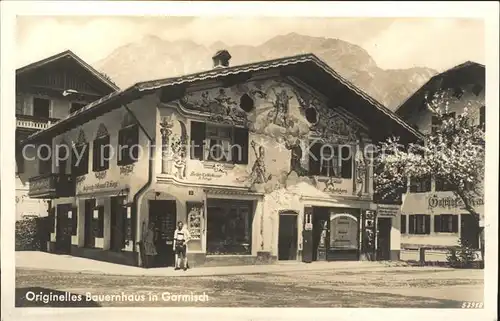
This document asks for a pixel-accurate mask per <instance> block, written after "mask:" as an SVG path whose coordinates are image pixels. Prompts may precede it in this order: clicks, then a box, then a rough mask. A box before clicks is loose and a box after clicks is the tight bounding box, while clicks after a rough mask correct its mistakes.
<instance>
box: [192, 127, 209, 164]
mask: <svg viewBox="0 0 500 321" xmlns="http://www.w3.org/2000/svg"><path fill="white" fill-rule="evenodd" d="M205 136H206V125H205V123H202V122H197V121H192V122H191V142H190V145H191V146H190V147H191V150H190V153H191V159H201V160H202V159H203V143H204V141H205Z"/></svg>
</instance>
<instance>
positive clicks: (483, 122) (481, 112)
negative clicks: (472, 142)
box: [479, 106, 486, 130]
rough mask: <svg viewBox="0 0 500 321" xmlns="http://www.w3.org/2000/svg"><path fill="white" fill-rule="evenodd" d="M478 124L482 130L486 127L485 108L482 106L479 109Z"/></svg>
mask: <svg viewBox="0 0 500 321" xmlns="http://www.w3.org/2000/svg"><path fill="white" fill-rule="evenodd" d="M479 126H481V127H482V128H483V130H484V129H485V128H486V110H485V108H484V106H482V107H481V108H480V109H479Z"/></svg>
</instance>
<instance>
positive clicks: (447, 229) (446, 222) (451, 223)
mask: <svg viewBox="0 0 500 321" xmlns="http://www.w3.org/2000/svg"><path fill="white" fill-rule="evenodd" d="M434 232H435V233H458V215H452V214H441V215H435V216H434Z"/></svg>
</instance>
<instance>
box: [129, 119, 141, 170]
mask: <svg viewBox="0 0 500 321" xmlns="http://www.w3.org/2000/svg"><path fill="white" fill-rule="evenodd" d="M130 136H131V138H132V146H130V147H129V148H132V155H133V156H132V157H134V159H132V163H133V162H135V161H137V160H138V158H139V147H138V146H137V145H139V126H138V125H134V126H132V128H131V129H130Z"/></svg>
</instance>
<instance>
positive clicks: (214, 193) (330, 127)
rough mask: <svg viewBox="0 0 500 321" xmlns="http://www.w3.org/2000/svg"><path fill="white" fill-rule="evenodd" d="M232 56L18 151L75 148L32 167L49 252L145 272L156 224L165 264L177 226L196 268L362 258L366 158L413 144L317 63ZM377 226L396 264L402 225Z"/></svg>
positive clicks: (88, 111)
mask: <svg viewBox="0 0 500 321" xmlns="http://www.w3.org/2000/svg"><path fill="white" fill-rule="evenodd" d="M230 58H231V56H230V54H229V53H228V52H227V51H225V50H222V51H219V52H217V53H216V55H215V56H214V57H213V58H212V59H213V64H214V65H213V69H212V70H208V71H205V72H201V73H196V74H190V75H185V76H181V77H175V78H165V79H161V80H155V81H147V82H141V83H137V84H135V85H134V86H131V87H130V88H128V89H126V90H122V91H118V92H113V93H111V94H109V95H107V96H105V97H102V98H100V99H98V100H96V101H93V102H91V103H90V104H88V105H86V106H85V107H83V108H81V109H78V110H76V111H74V112H72V113H70V114H69V115H68V116H67V117H65V118H64V119H62V120H60V121H59V122H57V123H56V124H54V125H53V126H51V127H49V128H46V129H44V130H42V131H40V132H37V133H35V134H32V135H30V136H29V137H28V138H27V139H26V140H24V144H23V146H26V147H27V148H28V147H29V148H28V150H29V151H30V152H31V153H34V151H35V150H36V149H37V148H39V147H40V146H42V145H43V144H47V145H48V146H50V150H51V151H56V150H59V149H61V150H62V149H65V150H66V147H67V150H70V152H69V154H68V156H69V158H66V160H64V161H61V162H58V161H57V160H56V158H55V157H52V158H51V159H50V160H48V164H46V163H45V162H44V161H41V160H39V159H34V160H33V161H31V162H30V163H29V166H27V168H29V172H30V177H32V183H31V184H30V193H31V195H39V197H43V198H48V199H50V200H51V202H50V209H51V211H53V213H54V216H55V219H54V222H53V223H54V224H53V227H52V233H51V242H50V244H49V248H50V250H51V251H57V252H62V253H69V254H71V255H77V256H83V257H90V258H94V259H99V260H106V261H112V262H117V263H122V264H130V265H142V262H141V258H140V255H139V245H138V244H139V242H140V241H141V240H142V237H143V234H144V230H145V228H146V227H147V226H148V223H150V222H152V223H154V226H155V230H156V233H157V238H156V239H157V244H156V247H157V251H158V253H159V255H158V256H157V260H156V264H157V265H158V266H168V265H171V264H172V259H173V253H172V238H173V234H174V229H175V226H176V222H177V221H183V222H185V224H187V227H188V228H189V230H190V232H191V236H192V240H191V241H190V242H189V248H188V256H189V258H190V262H191V265H193V266H195V265H197V266H199V265H227V264H256V263H267V262H273V261H275V260H303V261H307V262H309V261H315V260H358V259H362V258H363V248H364V247H366V246H364V245H363V244H364V239H365V237H364V234H363V231H364V229H365V227H367V226H369V225H370V226H371V225H372V224H373V221H371V220H373V219H374V218H373V217H372V218H370V217H369V216H366V213H372V214H373V212H370V211H373V210H375V209H376V205H375V204H374V202H373V169H372V166H371V163H370V162H369V160H368V159H367V157H364V155H365V154H364V153H362V151H363V149H365V147H366V146H368V145H369V144H370V143H372V142H378V141H380V140H384V139H386V138H387V137H388V136H390V135H397V136H400V137H401V138H402V140H403V142H406V143H408V142H416V141H417V140H419V139H420V134H419V133H418V131H416V130H415V129H413V128H412V127H410V126H409V125H407V124H406V123H405V122H404V121H403V120H401V119H400V118H399V117H398V116H397V115H395V114H394V113H392V112H391V111H390V110H388V109H387V108H385V107H384V106H382V105H381V104H380V103H378V102H376V101H375V100H373V99H372V98H371V97H369V96H368V95H366V94H365V93H363V92H362V91H361V90H359V89H358V88H356V87H355V86H353V85H352V84H350V83H349V82H348V81H346V80H345V79H343V78H342V77H340V76H339V75H338V74H337V73H336V72H335V71H334V70H332V69H331V68H330V67H329V66H328V65H326V64H325V63H324V62H323V61H321V60H320V59H318V58H317V57H316V56H314V55H312V54H305V55H299V56H294V57H286V58H281V59H276V60H271V61H263V62H258V63H252V64H247V65H241V66H234V67H233V66H230V65H229V61H230ZM52 155H54V154H52ZM63 155H66V154H64V153H63ZM339 156H341V157H339ZM47 168H50V169H51V170H50V172H48V171H46V169H47ZM42 173H45V174H44V175H43V176H40V175H41V174H42ZM365 218H366V219H365ZM382 225H383V226H384V228H383V231H384V232H383V233H382V234H380V235H381V236H380V235H379V237H378V243H377V247H378V248H379V253H380V255H379V258H380V259H398V258H399V249H400V232H399V228H400V221H399V216H396V217H389V218H386V219H385V220H384V222H383V224H382ZM366 244H371V243H366Z"/></svg>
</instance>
